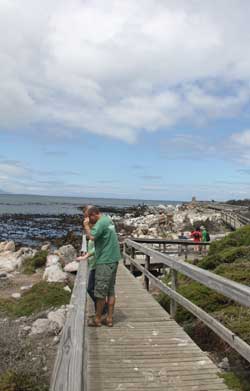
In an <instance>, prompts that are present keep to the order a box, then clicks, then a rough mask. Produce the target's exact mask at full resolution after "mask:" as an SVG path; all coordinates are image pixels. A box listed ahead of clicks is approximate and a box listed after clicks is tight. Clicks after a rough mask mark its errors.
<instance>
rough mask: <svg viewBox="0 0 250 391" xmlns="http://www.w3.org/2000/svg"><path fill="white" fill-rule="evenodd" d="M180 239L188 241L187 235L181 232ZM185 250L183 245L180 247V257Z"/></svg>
mask: <svg viewBox="0 0 250 391" xmlns="http://www.w3.org/2000/svg"><path fill="white" fill-rule="evenodd" d="M178 239H180V240H187V239H188V237H187V236H186V235H185V233H184V232H181V234H180V235H179V236H178ZM183 250H184V246H183V245H182V244H179V245H178V255H179V256H180V255H181V254H182V252H183Z"/></svg>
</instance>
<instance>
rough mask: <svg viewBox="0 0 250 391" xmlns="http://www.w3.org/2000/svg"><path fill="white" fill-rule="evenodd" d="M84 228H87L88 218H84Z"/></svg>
mask: <svg viewBox="0 0 250 391" xmlns="http://www.w3.org/2000/svg"><path fill="white" fill-rule="evenodd" d="M83 225H84V227H89V218H88V217H86V218H85V219H84V222H83Z"/></svg>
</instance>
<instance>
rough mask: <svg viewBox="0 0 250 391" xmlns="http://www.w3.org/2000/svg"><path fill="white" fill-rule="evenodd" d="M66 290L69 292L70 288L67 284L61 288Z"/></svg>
mask: <svg viewBox="0 0 250 391" xmlns="http://www.w3.org/2000/svg"><path fill="white" fill-rule="evenodd" d="M63 289H64V290H65V291H66V292H71V289H70V287H69V286H68V285H67V286H65V287H64V288H63Z"/></svg>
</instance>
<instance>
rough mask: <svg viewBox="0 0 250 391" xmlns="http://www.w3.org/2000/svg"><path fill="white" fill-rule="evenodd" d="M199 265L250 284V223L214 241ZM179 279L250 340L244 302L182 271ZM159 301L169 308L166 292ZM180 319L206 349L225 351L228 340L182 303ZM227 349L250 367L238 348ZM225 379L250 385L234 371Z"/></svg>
mask: <svg viewBox="0 0 250 391" xmlns="http://www.w3.org/2000/svg"><path fill="white" fill-rule="evenodd" d="M197 266H198V267H201V268H204V269H208V270H210V271H211V272H213V273H216V274H218V275H220V276H222V277H225V278H228V279H230V280H233V281H236V282H239V283H241V284H244V285H248V286H250V226H245V227H243V228H241V229H239V230H237V231H235V232H233V233H231V234H229V235H228V236H227V237H225V238H223V239H222V240H219V241H216V242H213V243H212V244H211V246H210V249H209V252H208V255H207V256H206V257H204V258H203V259H202V260H200V261H199V262H198V264H197ZM164 280H165V281H164V282H165V283H169V281H170V277H169V276H166V277H165V279H164ZM178 281H179V287H178V292H179V293H181V294H182V295H183V296H184V297H186V298H187V299H189V300H190V301H192V302H193V303H194V304H196V305H198V306H199V307H200V308H202V309H203V310H205V311H206V312H208V313H210V314H211V315H212V316H213V317H215V318H216V319H218V320H219V321H220V322H221V323H222V324H224V325H225V326H226V327H227V328H228V329H230V330H231V331H233V332H234V333H235V334H236V335H238V336H239V337H241V338H242V339H243V340H244V341H246V342H247V343H248V344H250V328H249V324H250V309H248V308H246V307H242V306H240V305H239V304H237V303H235V302H234V301H232V300H230V299H228V298H226V297H225V296H223V295H221V294H219V293H216V292H215V291H213V290H211V289H209V288H207V287H205V286H204V285H201V284H199V283H198V282H196V281H193V280H191V279H189V278H187V277H185V276H182V275H181V274H179V275H178ZM159 302H160V303H161V305H162V306H163V307H164V308H166V310H167V311H169V305H170V300H169V298H168V297H167V296H166V295H164V294H161V295H160V296H159ZM176 320H177V321H178V322H179V323H181V324H182V325H183V326H184V328H185V329H186V331H187V332H188V333H189V334H190V335H191V336H192V337H193V338H194V339H195V340H196V341H197V342H198V343H199V344H200V345H201V346H202V347H204V348H205V349H211V348H212V347H213V348H215V349H216V350H217V351H222V352H223V353H224V352H225V346H226V344H225V343H223V342H222V341H221V340H220V339H219V338H218V337H217V336H216V335H215V334H214V333H213V332H212V331H209V329H208V328H207V327H206V326H204V325H202V323H201V322H200V321H198V320H197V319H196V318H195V317H194V316H193V315H192V314H190V313H189V312H188V311H186V310H185V309H184V308H182V307H181V306H178V309H177V315H176ZM226 349H227V356H228V357H229V359H231V360H232V361H233V362H234V361H235V360H237V362H241V363H242V365H243V366H246V367H247V368H248V369H249V364H248V366H247V364H246V362H245V361H244V360H243V359H242V358H240V357H239V355H238V354H237V353H236V352H233V351H232V350H230V349H228V347H227V348H226ZM225 380H226V381H227V384H228V385H229V386H230V387H232V389H234V390H240V391H245V390H249V389H250V383H249V381H248V384H247V385H246V386H245V383H244V381H243V380H239V379H238V377H236V376H235V375H234V374H233V373H232V374H226V375H225ZM233 387H234V388H233ZM237 387H238V388H237Z"/></svg>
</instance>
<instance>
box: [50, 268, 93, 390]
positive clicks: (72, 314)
mask: <svg viewBox="0 0 250 391" xmlns="http://www.w3.org/2000/svg"><path fill="white" fill-rule="evenodd" d="M86 297H87V262H80V264H79V269H78V273H77V276H76V280H75V285H74V289H73V293H72V296H71V301H70V305H69V311H68V315H67V319H66V323H65V325H64V328H63V333H62V336H61V340H60V344H59V348H58V352H57V357H56V361H55V365H54V371H53V375H52V381H51V386H50V391H86V390H87V370H86V369H87V362H86V361H87V360H86V358H87V354H86V351H87V344H86V338H85V331H86V327H85V326H86Z"/></svg>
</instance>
